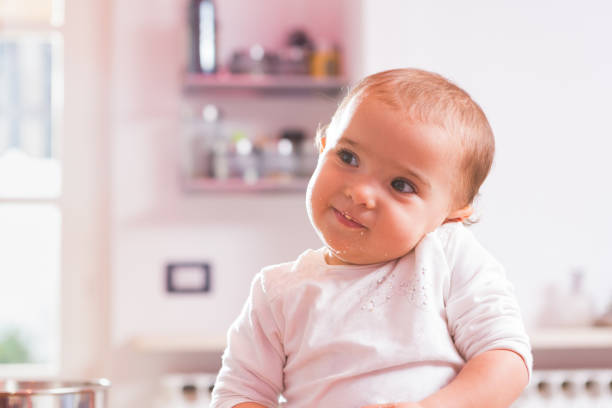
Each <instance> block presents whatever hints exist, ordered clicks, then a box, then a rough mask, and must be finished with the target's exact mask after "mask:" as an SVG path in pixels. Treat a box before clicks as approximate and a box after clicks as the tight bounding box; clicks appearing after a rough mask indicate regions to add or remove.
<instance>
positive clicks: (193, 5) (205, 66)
mask: <svg viewBox="0 0 612 408" xmlns="http://www.w3.org/2000/svg"><path fill="white" fill-rule="evenodd" d="M188 55H189V63H188V71H189V72H192V73H203V74H214V73H215V72H217V26H216V9H215V4H214V2H213V0H190V2H189V54H188Z"/></svg>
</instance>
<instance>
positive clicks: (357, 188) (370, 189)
mask: <svg viewBox="0 0 612 408" xmlns="http://www.w3.org/2000/svg"><path fill="white" fill-rule="evenodd" d="M344 195H345V196H347V197H349V198H350V199H351V200H352V201H353V202H354V203H355V204H357V205H363V206H365V207H366V208H367V209H370V210H371V209H374V208H375V207H376V188H375V187H374V186H372V185H371V184H370V183H366V182H360V183H355V184H353V185H351V186H347V187H345V189H344Z"/></svg>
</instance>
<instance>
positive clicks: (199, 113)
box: [0, 0, 612, 407]
mask: <svg viewBox="0 0 612 408" xmlns="http://www.w3.org/2000/svg"><path fill="white" fill-rule="evenodd" d="M610 16H612V5H610V4H609V3H608V2H603V1H597V0H587V1H584V2H581V3H580V4H578V3H576V2H569V1H567V2H553V1H540V2H528V1H524V0H519V1H515V2H490V1H484V0H467V1H464V2H454V1H450V0H438V1H433V2H414V1H400V0H377V1H374V0H334V1H328V0H311V1H309V2H302V1H298V0H259V1H248V2H247V1H241V0H216V1H214V2H213V1H210V0H200V1H187V0H132V1H95V0H0V377H28V378H31V377H36V378H48V377H57V376H60V377H64V378H93V377H108V378H109V379H110V380H111V381H112V382H113V389H112V393H111V406H112V407H132V406H159V407H163V406H179V405H177V404H179V403H171V402H168V401H170V400H172V398H174V397H176V398H179V397H178V395H179V394H180V395H181V396H182V397H181V398H183V399H185V398H187V400H188V401H191V402H190V403H191V404H192V405H187V406H195V405H193V404H196V402H195V401H196V399H195V397H193V395H195V394H194V392H195V391H197V390H199V389H200V388H202V387H204V388H207V387H208V385H209V384H210V383H211V381H212V379H214V373H216V371H217V370H218V368H219V367H220V356H221V352H222V350H223V347H224V345H225V338H224V337H225V331H226V330H227V328H228V326H229V324H230V323H231V322H232V320H233V319H234V317H235V316H236V315H237V314H238V312H239V311H240V308H241V306H242V303H243V301H244V299H245V298H246V295H247V293H248V288H249V285H250V281H251V279H252V277H253V276H254V274H255V273H257V272H258V271H259V269H260V268H261V267H263V266H265V265H268V264H274V263H280V262H284V261H288V260H292V259H295V258H296V257H297V256H298V255H299V254H300V253H301V252H302V251H303V250H304V249H305V248H308V247H311V248H316V247H319V246H320V243H319V241H318V240H317V238H316V236H315V234H314V232H313V230H312V228H311V227H310V225H309V223H308V219H307V216H306V212H305V208H304V193H305V186H306V182H307V180H308V176H309V174H310V172H311V171H312V169H313V168H314V164H315V162H316V151H315V149H314V148H313V137H314V135H315V132H316V129H317V126H319V125H320V124H325V123H327V121H328V120H329V118H330V116H331V114H332V113H333V112H334V110H335V107H336V106H337V103H338V101H339V100H340V98H341V97H342V95H343V94H344V93H345V92H346V90H347V88H348V86H349V85H350V84H352V83H354V82H355V81H356V80H357V79H359V78H361V77H363V76H364V75H367V74H371V73H374V72H377V71H380V70H385V69H390V68H396V67H407V66H409V67H417V68H422V69H426V70H431V71H435V72H438V73H440V74H442V75H444V76H446V77H447V78H449V79H451V80H452V81H454V82H456V83H457V84H458V85H459V86H461V87H463V88H464V89H466V90H467V91H468V92H469V93H470V94H471V95H472V96H473V98H474V99H475V100H476V101H477V102H478V103H479V104H480V105H481V106H482V107H483V109H484V111H485V112H486V114H487V115H488V118H489V120H490V122H491V125H492V127H493V130H494V132H495V134H496V142H497V155H496V159H495V164H494V167H493V170H492V173H491V175H490V177H489V178H488V180H487V181H486V183H485V185H484V187H483V189H482V191H481V196H480V197H479V199H478V202H477V212H478V215H479V218H480V222H479V223H478V224H476V225H475V226H473V227H471V228H472V229H473V231H474V232H475V234H476V235H477V236H478V237H479V238H480V240H481V242H482V243H483V244H484V246H485V247H486V248H488V250H489V251H490V252H492V253H493V254H494V255H495V256H496V257H497V258H498V259H499V260H500V261H501V262H502V263H503V264H504V265H505V266H506V268H507V273H508V276H509V277H510V279H511V280H512V281H513V282H514V284H515V287H516V292H517V296H518V298H519V301H520V303H521V306H522V310H523V314H524V318H525V322H526V324H527V326H528V329H529V332H530V334H531V336H532V341H533V345H534V354H535V357H536V360H535V364H536V368H538V369H563V368H567V369H572V368H587V369H591V368H593V369H594V368H612V329H609V328H608V327H609V326H610V325H612V315H611V313H610V304H611V302H612V278H610V272H611V270H610V265H611V264H612V250H611V248H612V216H611V215H610V208H612V193H610V191H609V187H606V186H608V185H609V181H606V180H607V179H608V177H609V176H610V175H611V174H612V161H611V160H610V157H609V155H610V151H611V149H610V148H611V147H612V142H611V141H610V140H611V137H612V122H611V121H610V119H609V118H610V114H609V110H610V109H611V108H612V103H611V102H610V95H612V79H611V78H612V77H611V76H610V72H612V56H611V54H610V52H609V50H608V49H609V44H608V43H609V39H610V38H612V26H610V25H609V19H610ZM185 378H188V379H189V380H188V381H187V380H185ZM611 378H612V377H611ZM187 383H189V384H187ZM185 384H187V385H188V386H186V385H185ZM177 390H178V391H177ZM175 391H176V392H177V393H176V395H175V394H173V393H174V392H175ZM179 391H180V392H179ZM186 396H187V397H186ZM192 397H193V398H192ZM189 398H191V399H189ZM164 401H165V402H164ZM182 401H183V400H182ZM183 402H184V401H183ZM155 404H157V405H155ZM164 404H165V405H164ZM202 404H204V403H202ZM199 406H205V405H199Z"/></svg>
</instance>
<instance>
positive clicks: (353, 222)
mask: <svg viewBox="0 0 612 408" xmlns="http://www.w3.org/2000/svg"><path fill="white" fill-rule="evenodd" d="M332 209H333V210H334V214H335V215H336V218H337V219H338V221H340V223H341V224H342V225H345V226H347V227H349V228H366V227H365V225H363V224H361V223H360V222H359V221H358V220H357V219H355V218H353V217H352V216H351V215H350V214H349V213H347V212H344V211H340V210H337V209H336V208H334V207H332Z"/></svg>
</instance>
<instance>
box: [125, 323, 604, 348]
mask: <svg viewBox="0 0 612 408" xmlns="http://www.w3.org/2000/svg"><path fill="white" fill-rule="evenodd" d="M529 337H530V340H531V346H532V348H533V349H534V350H563V349H585V350H586V349H612V327H571V328H570V327H568V328H538V329H533V330H530V331H529ZM130 345H131V347H133V348H134V349H136V350H139V351H144V352H221V351H223V350H224V349H225V346H226V339H225V336H223V337H221V336H216V337H215V336H207V335H177V336H163V335H159V336H155V335H150V336H136V337H134V338H132V340H131V341H130Z"/></svg>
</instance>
